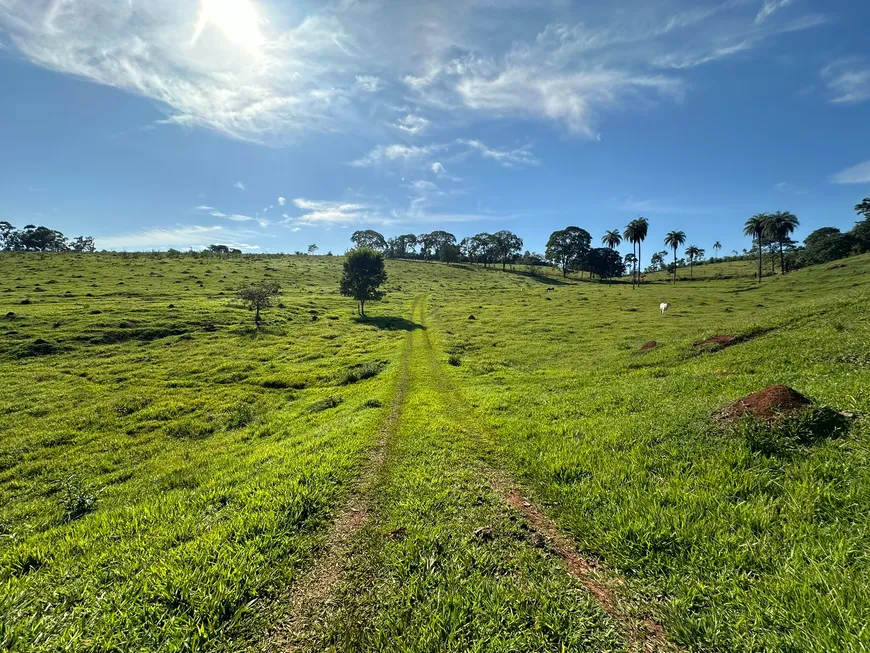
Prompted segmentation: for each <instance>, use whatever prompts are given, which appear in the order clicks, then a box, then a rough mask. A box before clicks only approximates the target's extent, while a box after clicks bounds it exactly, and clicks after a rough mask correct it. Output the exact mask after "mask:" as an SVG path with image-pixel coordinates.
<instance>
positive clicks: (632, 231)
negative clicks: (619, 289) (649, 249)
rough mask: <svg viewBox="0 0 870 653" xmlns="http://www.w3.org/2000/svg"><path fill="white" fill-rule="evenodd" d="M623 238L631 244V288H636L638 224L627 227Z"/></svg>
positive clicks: (634, 223) (630, 223) (630, 224)
mask: <svg viewBox="0 0 870 653" xmlns="http://www.w3.org/2000/svg"><path fill="white" fill-rule="evenodd" d="M622 236H623V238H625V239H626V240H627V241H629V242H630V243H631V261H630V262H631V287H632V288H634V282H635V281H636V280H637V271H636V266H637V223H636V222H635V221H634V220H632V221H631V222H629V223H628V224H627V225H626V226H625V231H623V232H622ZM626 260H628V257H626Z"/></svg>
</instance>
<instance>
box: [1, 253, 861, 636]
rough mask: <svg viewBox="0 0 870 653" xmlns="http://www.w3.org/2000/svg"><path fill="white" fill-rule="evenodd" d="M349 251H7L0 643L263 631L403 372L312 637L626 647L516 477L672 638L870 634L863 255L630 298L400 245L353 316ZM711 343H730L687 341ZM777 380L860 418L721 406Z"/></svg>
mask: <svg viewBox="0 0 870 653" xmlns="http://www.w3.org/2000/svg"><path fill="white" fill-rule="evenodd" d="M340 263H341V259H337V258H336V259H333V258H331V257H244V258H240V259H239V258H223V259H221V258H209V257H205V258H193V257H189V256H184V257H180V258H173V257H169V256H161V257H155V256H148V255H142V256H136V255H93V256H90V255H85V256H78V255H38V254H37V255H15V254H13V255H7V254H4V255H2V256H0V279H2V281H0V378H2V379H3V389H2V392H0V433H3V437H2V438H0V587H2V589H0V650H4V649H9V650H13V651H55V650H72V651H79V650H81V651H108V650H161V651H219V650H220V651H223V650H242V649H246V648H248V647H249V646H251V645H252V644H253V642H255V641H257V640H260V639H261V638H262V637H263V636H264V633H266V632H267V631H268V630H269V628H270V626H271V625H272V624H273V622H274V621H275V619H277V618H278V617H279V616H280V614H281V609H280V607H281V606H280V604H281V596H282V594H283V592H284V591H285V590H286V588H287V587H292V584H293V582H294V580H295V579H296V578H298V577H299V575H300V573H302V572H303V571H304V570H305V569H307V568H308V567H309V565H310V564H311V561H312V559H313V557H314V556H316V555H318V552H319V549H320V547H321V546H322V545H323V543H324V540H325V534H326V530H327V525H328V524H329V522H330V520H331V519H332V518H333V517H334V516H335V515H336V514H337V512H338V511H339V510H340V507H341V506H342V504H343V502H344V500H345V498H346V497H347V495H348V493H349V492H350V488H351V486H352V483H353V480H354V479H355V478H356V477H357V475H358V474H359V472H360V469H361V467H362V465H364V464H365V463H364V461H365V460H366V458H367V456H368V452H369V451H370V450H371V449H372V447H373V446H375V444H376V441H377V439H378V433H379V431H380V429H381V428H382V426H383V424H384V420H385V419H386V416H387V413H388V411H389V410H390V406H391V405H392V403H393V398H394V396H395V395H396V393H397V392H398V384H399V383H400V381H401V382H403V383H406V384H407V387H405V388H404V394H403V395H402V396H403V400H402V405H401V410H400V416H399V418H398V420H397V425H396V426H395V429H394V432H393V433H391V434H390V436H389V439H388V444H387V449H386V452H387V456H386V463H385V465H384V467H383V470H382V471H381V473H380V475H379V476H378V479H377V483H376V493H375V495H374V511H373V515H372V518H371V519H370V520H369V522H368V523H367V524H366V525H365V527H364V528H363V530H362V531H361V532H360V533H359V534H358V536H357V537H355V538H354V545H353V555H352V556H351V558H350V559H349V560H348V562H347V564H346V568H345V571H344V574H343V575H342V578H341V582H340V583H339V586H338V595H337V599H336V604H335V609H334V610H333V611H332V612H330V615H331V616H330V618H328V619H325V620H324V622H323V623H321V624H319V626H318V628H317V629H316V632H315V633H314V635H313V637H314V640H313V641H316V642H317V644H316V646H317V647H320V648H332V649H334V650H348V651H350V650H397V651H398V650H401V651H411V650H419V651H424V650H426V651H428V650H442V649H443V650H456V651H464V650H481V651H483V650H492V651H513V650H516V651H525V650H553V651H559V650H581V651H582V650H589V651H598V650H623V649H625V648H626V647H628V646H629V644H630V642H628V641H627V639H626V637H625V633H624V632H622V630H621V629H620V627H619V625H618V624H615V623H614V622H613V620H612V619H611V618H610V617H608V616H607V614H605V613H604V612H603V611H602V610H601V608H600V607H599V606H598V605H597V604H596V603H595V601H594V600H593V599H592V598H591V597H590V595H589V594H588V593H586V591H585V590H584V589H583V587H582V585H580V584H579V583H578V581H576V580H573V579H572V578H571V577H570V576H568V575H567V574H565V573H564V572H563V571H562V567H561V564H560V563H559V561H558V560H557V559H555V558H554V557H553V556H552V555H550V554H548V553H547V552H546V550H545V549H541V548H539V547H537V546H535V545H534V542H532V541H531V539H530V537H529V534H528V531H527V530H526V529H525V527H524V525H523V523H522V520H519V519H518V517H517V515H516V514H514V513H513V512H512V511H511V510H510V509H509V508H506V507H505V505H504V503H503V501H502V500H501V498H500V496H499V494H498V492H495V491H494V490H493V487H492V483H491V480H492V475H493V474H504V473H507V474H509V475H512V476H513V478H515V479H517V480H518V481H519V482H520V483H521V485H522V486H523V487H524V489H525V490H526V491H527V492H528V493H530V494H531V495H532V496H533V497H534V498H535V500H536V501H537V502H539V503H540V504H542V505H544V506H546V509H547V512H548V514H549V515H550V516H551V517H552V518H553V519H554V520H555V521H556V523H557V524H558V525H559V527H560V528H561V529H562V530H563V531H564V532H566V533H568V534H570V535H571V537H572V538H573V539H574V541H575V542H577V543H578V545H579V546H580V548H581V549H583V550H586V551H589V552H591V553H594V554H595V555H597V556H599V557H600V558H601V559H602V560H603V562H604V563H606V565H607V566H608V567H609V568H610V569H611V570H612V571H613V573H618V574H620V575H621V576H622V577H623V578H624V579H625V583H624V585H622V586H621V587H622V589H621V590H620V591H621V593H622V594H623V595H624V596H625V598H626V601H628V602H629V603H631V604H632V605H636V606H641V607H640V608H639V610H640V612H641V613H643V614H652V615H654V616H656V617H658V618H659V619H661V620H662V622H663V623H664V626H665V630H666V632H667V633H668V635H669V636H670V638H671V639H672V640H674V641H676V642H678V643H679V644H681V645H684V646H685V647H686V648H688V649H691V650H704V651H773V650H779V651H833V650H856V651H858V650H866V649H867V648H870V632H868V631H867V630H866V628H865V627H864V623H865V621H866V615H867V614H868V612H870V598H867V597H868V592H867V591H866V588H867V587H868V585H870V582H868V581H870V578H868V571H870V570H868V554H870V546H868V544H867V542H868V534H870V533H868V526H870V516H868V509H870V508H868V506H870V472H868V469H870V467H868V462H870V460H868V457H870V456H868V453H870V451H868V446H867V435H868V424H870V421H868V417H867V416H868V415H870V391H868V388H870V346H868V343H870V321H868V317H870V315H868V313H870V297H868V280H870V277H868V276H867V275H868V273H870V256H863V257H855V258H851V259H848V260H847V261H846V267H845V268H840V269H836V270H827V269H826V268H825V266H821V267H818V268H811V269H806V270H800V271H797V272H794V273H792V274H790V275H788V276H786V277H784V278H780V277H771V278H766V279H765V280H764V282H763V283H762V284H761V285H760V286H759V285H758V284H756V283H754V282H752V280H751V278H750V275H751V274H752V270H753V269H754V268H753V267H752V265H751V264H745V263H744V262H740V263H734V264H723V265H721V266H718V265H709V266H707V265H705V266H703V267H700V268H699V267H696V268H695V271H694V272H695V277H696V280H693V281H692V282H685V283H683V282H681V283H678V284H677V285H676V286H671V285H669V284H666V283H664V282H651V283H648V284H646V285H644V286H642V287H640V288H638V289H634V290H633V289H632V288H631V286H630V285H625V284H620V283H614V284H613V285H607V284H599V283H597V282H587V281H584V282H578V281H576V280H571V279H569V280H568V281H566V282H564V283H561V280H560V279H559V277H558V276H557V275H555V274H553V273H552V272H545V273H544V274H543V275H528V274H523V273H521V272H524V271H520V270H518V271H517V272H516V273H511V272H506V273H502V272H501V271H498V270H481V269H478V268H475V267H472V266H463V265H460V266H446V265H441V264H430V263H421V262H395V261H390V262H388V266H387V270H388V274H389V276H390V279H389V282H388V283H387V287H386V290H387V291H388V295H387V301H385V302H382V303H380V304H376V305H374V306H372V307H371V313H372V316H371V317H370V318H369V319H367V320H360V319H358V318H357V317H356V316H355V307H354V305H353V303H352V302H351V301H350V300H347V299H346V298H341V297H340V296H339V295H338V292H337V286H338V278H339V276H340ZM741 266H742V267H741ZM732 268H733V269H732ZM737 268H739V269H737ZM744 268H746V269H745V270H744ZM685 274H688V270H682V269H681V270H680V275H681V276H684V275H685ZM698 277H700V278H698ZM717 277H718V278H717ZM652 278H653V277H648V279H652ZM261 279H267V280H274V281H278V282H279V283H280V284H281V286H282V292H281V294H280V295H279V297H278V298H277V302H280V303H279V304H278V305H276V307H274V308H272V309H269V310H267V311H266V312H264V314H263V318H264V320H265V325H264V327H263V328H262V329H261V330H260V331H259V332H258V331H257V330H256V329H254V325H253V314H252V313H250V312H249V311H247V310H245V309H244V308H242V307H241V306H240V305H238V304H237V303H236V302H235V301H234V300H233V295H234V290H235V289H236V288H238V287H239V285H241V284H243V283H247V282H254V281H259V280H261ZM550 285H555V291H554V292H550V293H547V292H545V289H546V288H547V287H548V286H550ZM25 301H29V302H30V303H22V302H25ZM662 301H669V302H671V304H672V307H671V310H670V311H669V312H668V314H666V315H664V316H662V315H660V314H659V311H658V304H659V303H660V302H662ZM10 312H12V313H14V315H11V316H7V317H3V316H6V315H7V313H10ZM471 315H474V317H475V320H470V319H469V316H471ZM314 318H316V319H314ZM716 334H730V335H734V336H737V337H738V341H737V344H734V345H732V346H730V347H726V348H722V349H718V350H717V349H712V348H702V349H699V348H696V347H694V346H693V343H694V342H696V341H698V340H700V339H702V338H704V337H707V336H711V335H716ZM650 340H655V341H656V342H657V343H658V346H657V347H655V348H654V349H653V350H651V351H648V352H639V351H638V349H639V347H640V346H641V345H642V344H644V343H645V342H647V341H650ZM403 366H405V367H406V369H407V374H406V376H407V379H406V380H405V381H402V374H401V371H402V368H403ZM774 383H785V384H787V385H790V386H792V387H794V388H795V389H797V390H798V391H800V392H802V393H803V394H805V395H807V396H809V397H811V398H812V399H814V400H815V401H816V402H817V403H818V404H820V405H823V406H829V407H831V408H833V409H836V410H849V411H852V412H854V413H855V414H857V416H858V417H857V418H856V419H854V420H848V424H845V425H839V426H838V427H837V428H831V427H830V426H827V427H823V428H817V427H815V426H813V425H806V424H804V425H788V424H787V425H785V426H783V427H782V428H780V429H776V430H771V429H765V428H759V427H758V426H756V425H751V424H744V425H738V426H737V427H734V428H726V427H724V426H723V425H722V424H721V423H719V422H717V420H716V419H715V418H714V415H715V413H716V412H717V411H718V410H719V409H720V408H721V407H722V406H723V405H725V404H726V403H727V402H729V401H732V400H734V399H737V398H738V397H740V396H743V395H745V394H748V393H749V392H753V391H755V390H758V389H761V388H763V387H765V386H766V385H769V384H774ZM481 527H489V528H490V531H491V533H492V536H491V537H486V538H484V539H482V538H481V537H480V536H478V535H475V531H477V529H479V528H481ZM490 531H488V532H490ZM397 534H398V535H397ZM363 590H365V591H363Z"/></svg>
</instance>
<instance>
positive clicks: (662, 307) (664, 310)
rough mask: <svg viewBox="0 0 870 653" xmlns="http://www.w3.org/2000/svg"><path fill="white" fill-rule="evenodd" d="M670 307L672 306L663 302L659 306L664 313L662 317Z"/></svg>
mask: <svg viewBox="0 0 870 653" xmlns="http://www.w3.org/2000/svg"><path fill="white" fill-rule="evenodd" d="M670 307H671V305H670V304H669V303H668V302H662V303H661V304H659V310H660V311H661V312H662V315H664V314H665V313H666V312H667V310H668V309H669V308H670Z"/></svg>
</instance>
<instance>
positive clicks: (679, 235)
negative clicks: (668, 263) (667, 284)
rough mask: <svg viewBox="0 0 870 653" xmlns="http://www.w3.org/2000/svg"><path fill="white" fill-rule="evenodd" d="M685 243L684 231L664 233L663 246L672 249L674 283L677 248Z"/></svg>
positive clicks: (675, 279)
mask: <svg viewBox="0 0 870 653" xmlns="http://www.w3.org/2000/svg"><path fill="white" fill-rule="evenodd" d="M685 244H686V233H685V232H684V231H669V232H668V233H667V234H666V235H665V247H670V248H671V249H672V250H674V283H676V282H677V248H678V247H681V246H682V245H685Z"/></svg>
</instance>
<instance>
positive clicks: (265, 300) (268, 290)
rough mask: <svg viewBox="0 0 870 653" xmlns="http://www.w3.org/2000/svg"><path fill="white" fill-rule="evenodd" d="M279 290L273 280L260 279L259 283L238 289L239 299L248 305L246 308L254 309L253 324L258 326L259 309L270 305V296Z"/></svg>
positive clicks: (279, 287)
mask: <svg viewBox="0 0 870 653" xmlns="http://www.w3.org/2000/svg"><path fill="white" fill-rule="evenodd" d="M280 290H281V286H279V285H278V284H277V283H275V282H274V281H261V282H260V283H257V284H254V285H251V286H247V287H245V288H241V289H239V299H241V300H242V301H243V302H245V303H246V304H247V305H248V309H249V310H252V311H256V314H255V315H254V324H256V325H257V328H258V329H259V328H260V311H262V310H265V309H267V308H269V306H271V305H272V297H274V296H275V295H277V294H278V293H279V292H280Z"/></svg>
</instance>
